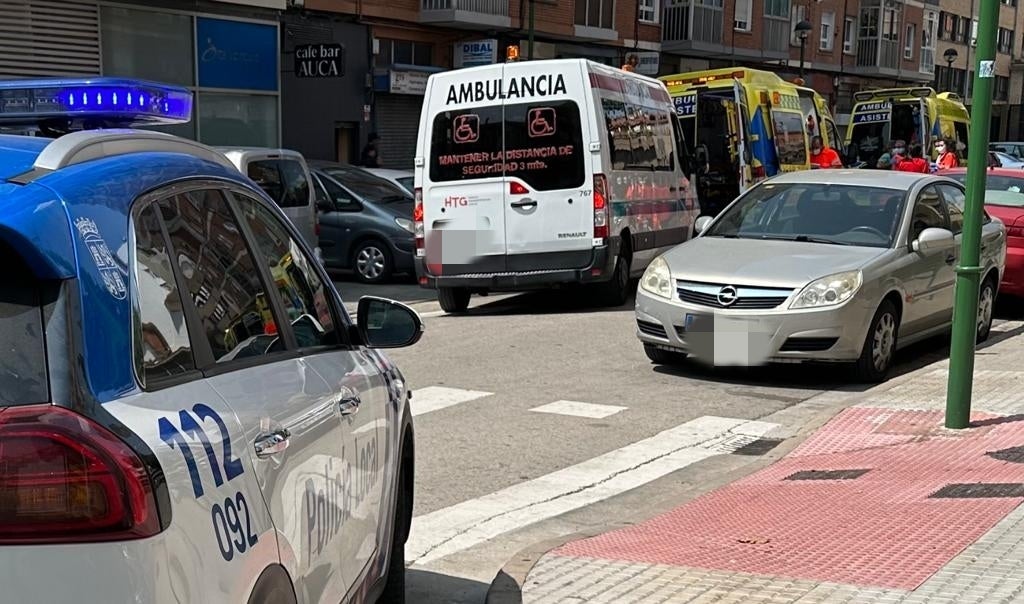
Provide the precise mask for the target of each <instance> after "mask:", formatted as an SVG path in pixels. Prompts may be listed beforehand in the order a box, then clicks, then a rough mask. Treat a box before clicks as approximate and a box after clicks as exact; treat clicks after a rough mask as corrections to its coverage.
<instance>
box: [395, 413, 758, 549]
mask: <svg viewBox="0 0 1024 604" xmlns="http://www.w3.org/2000/svg"><path fill="white" fill-rule="evenodd" d="M777 427H778V426H777V425H776V424H771V423H767V422H761V421H751V420H742V419H733V418H727V417H713V416H703V417H699V418H697V419H694V420H691V421H688V422H685V423H682V424H679V425H678V426H676V427H674V428H671V429H668V430H665V431H663V432H660V433H658V434H656V435H654V436H652V437H650V438H647V439H644V440H640V441H638V442H635V443H632V444H630V445H627V446H625V447H622V448H620V449H616V450H614V451H610V452H608V453H605V454H604V455H599V456H597V457H594V458H591V459H588V460H586V461H583V462H581V463H578V464H576V465H573V466H570V467H567V468H564V469H561V470H557V471H555V472H552V473H550V474H547V475H545V476H541V477H539V478H536V479H533V480H528V481H526V482H521V483H519V484H515V485H512V486H510V487H508V488H505V489H502V490H500V491H497V492H494V493H490V494H488V495H484V496H482V497H477V498H475V499H470V500H468V501H464V502H462V503H458V504H456V505H453V506H450V507H447V508H443V509H440V510H437V511H434V512H430V513H427V514H424V515H422V516H418V517H416V518H414V519H413V523H412V532H411V533H410V535H409V541H408V542H407V543H406V561H407V562H410V563H412V564H419V565H423V564H429V563H430V562H433V561H436V560H438V559H441V558H444V557H446V556H450V555H452V554H455V553H457V552H460V551H463V550H466V549H468V548H471V547H474V546H477V545H479V544H481V543H484V542H486V541H490V540H492V539H495V538H496V537H499V536H501V535H504V534H506V533H509V532H511V531H515V530H518V529H521V528H524V527H527V526H530V525H533V524H536V523H538V522H541V521H544V520H548V519H551V518H554V517H556V516H559V515H561V514H565V513H567V512H570V511H573V510H576V509H579V508H582V507H585V506H588V505H593V504H595V503H598V502H600V501H603V500H606V499H609V498H611V497H614V496H616V495H620V494H622V493H625V492H626V491H630V490H632V489H635V488H638V487H641V486H643V485H645V484H647V483H650V482H652V481H654V480H657V479H659V478H661V477H663V476H667V475H668V474H671V473H672V472H675V471H677V470H680V469H682V468H685V467H687V466H689V465H692V464H695V463H697V462H699V461H702V460H705V459H708V458H710V457H712V456H715V455H720V454H722V453H728V452H731V450H735V449H737V448H739V447H740V446H743V444H746V443H749V442H750V441H751V440H756V439H758V438H761V437H763V436H765V435H766V434H768V433H769V432H771V431H772V430H774V429H775V428H777ZM737 437H739V438H737ZM730 449H731V450H730Z"/></svg>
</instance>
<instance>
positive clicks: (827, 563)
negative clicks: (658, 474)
mask: <svg viewBox="0 0 1024 604" xmlns="http://www.w3.org/2000/svg"><path fill="white" fill-rule="evenodd" d="M999 329H1001V330H1002V331H1004V332H1011V333H1017V332H1019V331H1020V330H1021V324H1020V323H1004V324H1003V325H1001V326H1000V328H999ZM947 375H948V361H943V362H940V363H936V364H934V365H931V366H929V367H926V368H924V369H922V370H919V371H917V372H916V373H915V374H914V375H913V377H911V378H910V379H908V380H906V381H904V382H902V383H900V384H898V385H896V386H894V387H886V386H884V385H883V386H881V387H879V388H876V389H875V390H874V391H871V392H869V393H868V396H866V397H865V398H864V399H862V400H861V401H860V402H859V404H858V405H857V406H856V407H853V408H849V409H846V410H843V411H842V412H840V413H839V414H837V415H836V416H835V417H833V419H832V420H830V421H829V422H828V423H827V424H826V425H825V426H823V427H822V428H821V429H819V430H818V431H817V432H815V433H814V434H813V435H811V436H810V437H809V438H808V439H807V440H806V441H804V442H803V443H801V444H800V446H798V447H797V448H796V449H794V450H793V451H791V452H790V453H789V454H788V455H786V456H785V457H783V458H782V459H780V460H778V461H777V462H775V463H774V464H772V465H771V466H769V467H767V468H765V469H763V470H761V471H759V472H756V473H754V474H752V475H751V476H748V477H746V478H743V479H741V480H738V481H736V482H734V483H732V484H729V485H727V486H725V487H722V488H721V489H718V490H716V491H714V492H711V493H708V494H706V495H704V496H702V497H700V498H698V499H696V500H694V501H691V502H688V503H686V504H684V505H682V506H680V507H679V508H676V509H674V510H672V511H669V512H667V513H665V514H663V515H661V516H658V517H656V518H653V519H651V520H649V521H647V522H644V523H641V524H638V525H635V526H631V527H626V528H623V529H619V530H615V531H611V532H609V533H605V534H603V535H598V536H595V537H592V538H589V539H583V540H579V541H573V542H570V543H567V544H565V545H563V546H561V547H558V548H556V549H554V550H552V551H551V552H548V553H547V554H546V555H544V556H543V557H542V558H541V559H540V560H539V561H538V562H537V564H536V565H535V566H534V567H533V568H532V570H531V571H530V572H529V574H528V576H527V577H526V579H525V581H524V582H523V585H522V599H523V602H524V603H528V604H529V603H537V604H549V603H577V602H607V603H612V602H614V603H616V604H618V603H622V604H626V603H632V602H636V603H645V604H646V603H657V602H672V603H675V602H695V603H719V604H726V603H751V604H761V603H769V602H771V603H782V602H795V603H799V604H810V603H833V602H834V603H837V604H839V603H864V604H868V603H871V604H874V603H878V604H887V603H897V602H900V603H908V604H910V603H914V604H931V603H935V604H940V603H946V602H949V603H951V604H952V603H955V604H967V603H972V602H977V603H985V604H990V603H991V604H995V603H1012V602H1021V603H1024V570H1022V569H1024V506H1020V504H1021V503H1022V502H1024V337H1009V338H1007V339H1005V340H1002V341H1000V342H997V343H995V344H993V345H991V346H988V347H986V348H984V349H981V350H979V351H978V355H977V357H976V367H975V378H974V379H975V381H974V400H973V414H972V420H973V422H974V427H972V428H970V429H969V430H965V431H950V430H946V429H944V428H942V425H941V424H942V416H943V415H942V411H943V409H944V407H945V388H946V379H947ZM979 489H980V490H979Z"/></svg>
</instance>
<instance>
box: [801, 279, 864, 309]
mask: <svg viewBox="0 0 1024 604" xmlns="http://www.w3.org/2000/svg"><path fill="white" fill-rule="evenodd" d="M863 282H864V277H863V275H862V274H861V272H860V271H846V272H843V273H836V274H834V275H829V276H827V277H822V278H821V279H818V280H816V281H811V282H810V283H809V284H808V285H807V287H805V288H803V290H801V291H800V293H799V294H798V295H797V297H796V300H793V303H792V304H790V305H789V307H790V308H820V307H822V306H835V305H836V304H842V303H843V302H846V301H847V300H849V299H850V298H852V297H853V294H855V293H857V290H858V289H860V286H861V284H862V283H863Z"/></svg>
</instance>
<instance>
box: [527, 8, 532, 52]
mask: <svg viewBox="0 0 1024 604" xmlns="http://www.w3.org/2000/svg"><path fill="white" fill-rule="evenodd" d="M526 58H527V59H529V60H531V61H532V60H533V0H530V37H529V42H527V44H526Z"/></svg>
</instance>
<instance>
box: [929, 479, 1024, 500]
mask: <svg viewBox="0 0 1024 604" xmlns="http://www.w3.org/2000/svg"><path fill="white" fill-rule="evenodd" d="M995 497H1003V498H1005V497H1024V483H1020V482H990V483H985V482H972V483H967V484H947V485H946V486H944V487H942V488H941V489H939V490H938V491H935V492H934V493H932V494H931V495H929V498H930V499H985V498H995Z"/></svg>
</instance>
